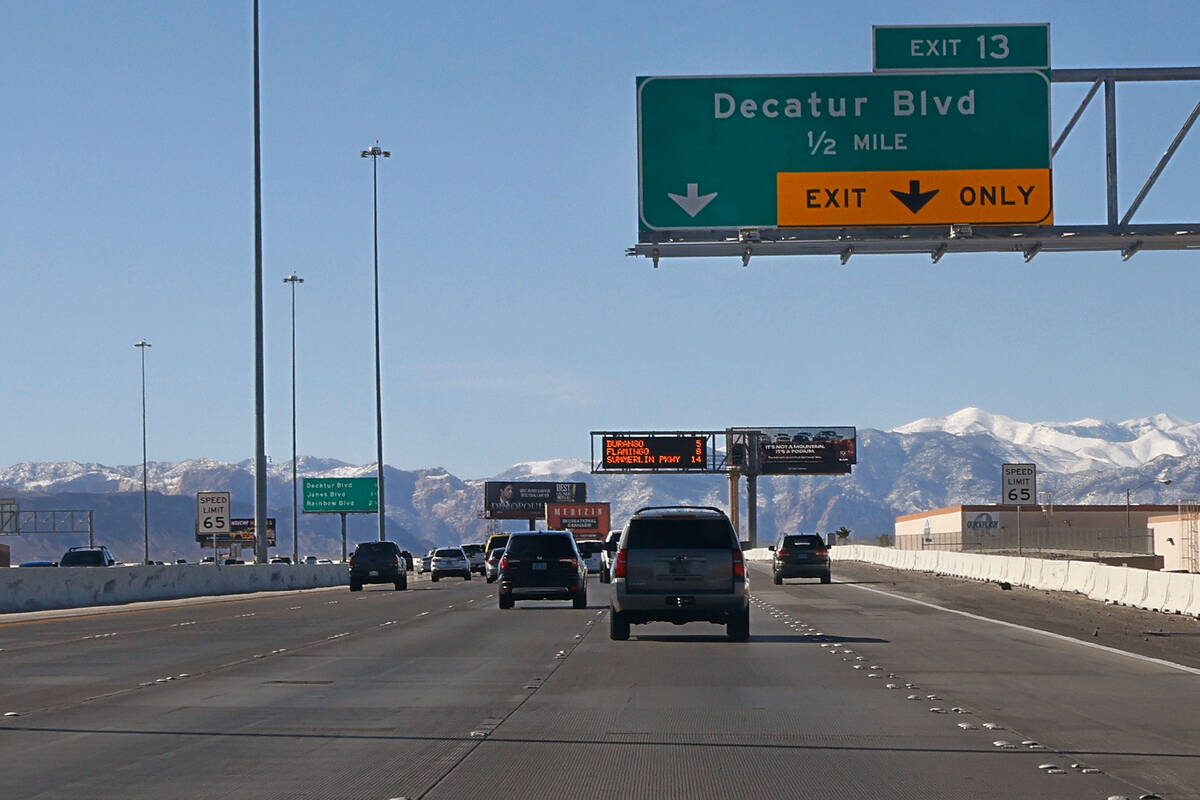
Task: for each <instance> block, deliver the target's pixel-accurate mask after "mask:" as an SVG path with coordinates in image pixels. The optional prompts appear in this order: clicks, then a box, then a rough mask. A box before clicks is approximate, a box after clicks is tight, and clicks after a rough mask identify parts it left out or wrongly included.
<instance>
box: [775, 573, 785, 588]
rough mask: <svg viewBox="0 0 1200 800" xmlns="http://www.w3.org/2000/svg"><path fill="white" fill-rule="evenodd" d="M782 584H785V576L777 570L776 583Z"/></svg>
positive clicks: (777, 584)
mask: <svg viewBox="0 0 1200 800" xmlns="http://www.w3.org/2000/svg"><path fill="white" fill-rule="evenodd" d="M782 584H783V576H782V575H780V574H779V573H778V572H776V573H775V585H776V586H781V585H782Z"/></svg>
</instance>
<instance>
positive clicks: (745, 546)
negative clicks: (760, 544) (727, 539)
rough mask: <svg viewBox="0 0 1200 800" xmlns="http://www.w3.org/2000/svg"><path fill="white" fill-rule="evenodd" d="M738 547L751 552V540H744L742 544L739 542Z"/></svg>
mask: <svg viewBox="0 0 1200 800" xmlns="http://www.w3.org/2000/svg"><path fill="white" fill-rule="evenodd" d="M738 546H739V547H741V548H742V549H743V550H749V549H750V540H749V539H743V540H741V541H740V542H738Z"/></svg>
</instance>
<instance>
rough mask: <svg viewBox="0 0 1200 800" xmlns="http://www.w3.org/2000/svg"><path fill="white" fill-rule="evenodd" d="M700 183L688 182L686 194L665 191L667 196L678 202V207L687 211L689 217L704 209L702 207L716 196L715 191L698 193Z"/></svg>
mask: <svg viewBox="0 0 1200 800" xmlns="http://www.w3.org/2000/svg"><path fill="white" fill-rule="evenodd" d="M699 189H700V185H699V184H697V183H689V184H688V185H687V194H674V193H672V192H667V197H669V198H671V199H672V200H674V201H675V202H676V203H678V204H679V207H680V208H682V209H683V210H684V211H686V212H687V213H688V216H689V217H694V216H696V215H697V214H699V213H700V212H701V211H703V210H704V207H705V206H706V205H708V204H709V203H711V202H712V199H713V198H714V197H716V196H717V193H716V192H713V193H712V194H699Z"/></svg>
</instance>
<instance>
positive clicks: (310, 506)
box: [304, 478, 379, 514]
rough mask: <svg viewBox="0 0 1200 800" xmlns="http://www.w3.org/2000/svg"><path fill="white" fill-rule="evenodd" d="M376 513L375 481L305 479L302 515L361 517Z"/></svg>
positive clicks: (367, 479) (376, 488)
mask: <svg viewBox="0 0 1200 800" xmlns="http://www.w3.org/2000/svg"><path fill="white" fill-rule="evenodd" d="M378 510H379V488H378V482H377V481H376V479H375V478H305V479H304V513H306V514H319V513H337V512H346V513H356V512H357V513H361V512H369V511H378Z"/></svg>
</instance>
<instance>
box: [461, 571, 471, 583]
mask: <svg viewBox="0 0 1200 800" xmlns="http://www.w3.org/2000/svg"><path fill="white" fill-rule="evenodd" d="M463 580H464V581H469V580H471V571H470V570H467V571H466V572H464V573H463Z"/></svg>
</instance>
